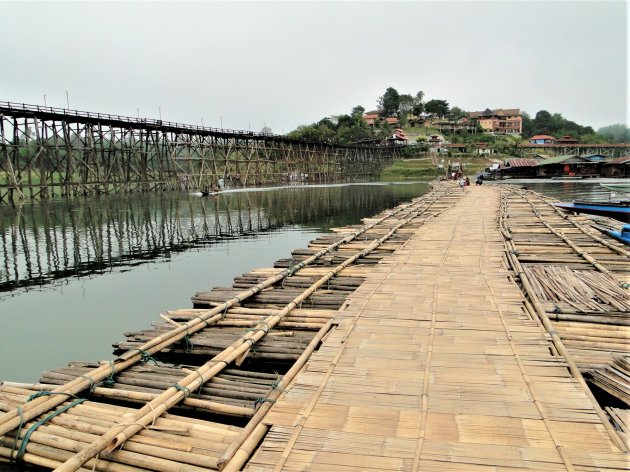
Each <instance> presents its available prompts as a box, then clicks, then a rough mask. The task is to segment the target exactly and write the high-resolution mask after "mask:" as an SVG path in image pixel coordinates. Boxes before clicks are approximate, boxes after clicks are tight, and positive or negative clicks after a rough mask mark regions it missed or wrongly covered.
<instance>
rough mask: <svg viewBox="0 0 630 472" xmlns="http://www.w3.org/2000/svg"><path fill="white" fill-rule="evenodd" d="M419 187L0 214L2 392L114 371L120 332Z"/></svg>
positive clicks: (120, 198) (50, 206) (130, 200)
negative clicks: (69, 367)
mask: <svg viewBox="0 0 630 472" xmlns="http://www.w3.org/2000/svg"><path fill="white" fill-rule="evenodd" d="M427 189H428V185H427V183H426V182H406V183H372V184H349V185H329V186H317V185H314V186H296V187H284V188H267V189H254V190H248V191H243V190H232V191H226V192H224V193H222V194H221V195H218V196H216V197H207V198H201V197H198V196H194V195H190V194H187V193H147V194H131V195H113V196H101V197H89V198H84V199H73V200H61V199H59V200H51V201H45V202H33V203H26V204H24V206H22V207H21V208H11V207H9V206H6V205H5V206H2V205H0V238H1V241H0V323H1V324H2V325H1V329H0V380H12V381H20V382H35V381H37V380H38V377H39V374H40V373H41V372H42V371H44V370H47V369H51V368H55V367H62V366H64V365H65V364H66V363H67V362H68V361H71V360H85V361H94V360H99V359H107V360H109V359H111V357H112V356H111V351H112V348H111V343H112V342H114V341H118V340H121V339H123V332H124V331H127V330H136V329H140V328H144V327H147V326H148V325H149V324H150V323H151V322H152V321H155V320H158V319H159V314H160V313H162V312H164V311H165V310H168V309H177V308H189V307H191V306H192V304H191V302H190V297H191V296H192V295H194V293H195V292H197V291H203V290H208V289H210V288H211V287H213V286H224V287H229V286H230V285H231V283H232V280H233V278H234V277H235V276H237V275H240V274H242V273H244V272H247V271H249V270H250V269H253V268H257V267H272V266H273V263H274V261H276V260H278V259H282V258H287V257H290V253H291V250H292V249H296V248H305V247H307V245H308V242H309V241H310V240H312V239H314V238H316V237H317V236H318V235H319V234H322V233H325V232H329V231H330V228H331V227H337V226H344V225H348V224H358V223H360V222H361V218H363V217H368V216H372V215H374V214H376V213H378V212H380V211H381V210H383V209H386V208H391V207H394V206H396V205H397V204H398V203H401V202H404V201H408V200H410V199H412V198H414V197H416V196H418V195H421V194H423V193H425V192H426V191H427Z"/></svg>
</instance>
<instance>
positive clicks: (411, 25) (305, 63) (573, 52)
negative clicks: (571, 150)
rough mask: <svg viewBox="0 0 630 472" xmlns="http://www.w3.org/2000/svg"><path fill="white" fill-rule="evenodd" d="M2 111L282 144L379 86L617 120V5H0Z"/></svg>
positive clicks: (624, 90)
mask: <svg viewBox="0 0 630 472" xmlns="http://www.w3.org/2000/svg"><path fill="white" fill-rule="evenodd" d="M0 35H1V36H2V43H3V46H4V47H3V48H2V56H1V62H0V64H1V65H0V100H7V101H16V102H25V103H31V104H42V105H43V104H44V94H46V100H47V103H48V105H49V106H51V105H52V106H58V107H65V106H66V91H68V94H69V102H70V107H71V108H76V109H80V110H88V111H101V112H107V113H117V114H125V115H131V116H135V115H136V113H137V109H139V110H140V115H141V116H143V117H149V118H157V117H158V109H159V108H161V113H162V118H163V119H164V120H169V121H179V122H184V123H191V124H200V123H201V119H202V118H203V121H204V123H205V124H206V125H207V126H219V125H220V124H221V120H222V124H223V126H224V127H225V128H233V129H248V128H250V129H252V130H254V131H259V130H260V129H261V128H262V127H263V125H264V124H265V123H266V124H267V125H268V126H269V127H271V128H272V130H273V131H274V132H275V133H282V132H288V131H290V130H292V129H294V128H295V127H297V126H298V125H300V124H308V123H311V122H314V121H317V120H319V119H320V118H322V117H324V116H328V115H336V114H341V113H349V112H350V110H351V109H352V107H354V106H355V105H362V106H364V107H365V108H367V109H373V108H375V106H376V99H377V98H378V96H380V95H382V94H383V93H384V91H385V89H386V88H387V87H390V86H391V87H394V88H396V89H397V90H398V91H399V92H400V93H410V94H413V95H415V93H416V92H418V91H419V90H422V91H424V92H425V94H426V95H425V96H426V98H427V99H432V98H439V99H445V100H447V101H448V102H449V103H450V105H451V106H454V105H456V106H459V107H460V108H463V109H465V110H483V109H485V108H521V109H522V110H525V111H527V112H528V113H530V114H531V115H534V114H535V113H536V112H537V111H538V110H541V109H546V110H548V111H550V112H552V113H554V112H557V113H562V114H563V115H564V116H565V117H566V118H568V119H571V120H574V121H577V122H578V123H580V124H584V125H591V126H593V127H594V128H596V129H597V128H598V127H600V126H604V125H607V124H612V123H619V122H627V113H628V111H627V109H628V103H627V98H628V67H627V66H628V42H627V39H628V7H627V4H626V3H625V2H624V1H619V2H612V1H603V0H598V1H592V2H587V1H560V2H549V1H537V2H534V1H526V2H511V1H500V2H499V1H493V2H480V1H466V2H446V1H442V2H425V1H418V2H400V3H398V2H330V3H324V2H310V3H306V2H290V3H289V2H250V3H236V2H230V3H216V2H193V3H184V2H162V3H149V2H136V3H130V2H117V3H96V2H94V3H92V2H90V3H58V2H46V3H30V2H2V1H0Z"/></svg>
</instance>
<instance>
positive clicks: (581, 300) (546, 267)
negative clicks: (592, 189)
mask: <svg viewBox="0 0 630 472" xmlns="http://www.w3.org/2000/svg"><path fill="white" fill-rule="evenodd" d="M553 203H554V200H553V199H550V198H547V197H544V196H542V195H539V194H537V193H535V192H523V191H520V190H516V189H509V190H507V191H506V192H505V193H504V196H503V206H502V215H501V230H502V232H503V234H504V236H505V237H506V239H507V245H508V254H507V256H508V257H507V260H508V264H509V265H510V266H512V267H513V269H514V271H515V272H516V274H517V276H518V278H519V280H520V281H521V282H522V283H523V285H524V287H529V290H526V292H527V295H528V296H529V298H530V301H531V302H532V304H534V305H535V306H537V307H539V309H540V311H541V312H543V313H544V316H545V317H546V318H548V320H549V322H550V324H551V325H552V326H553V328H552V329H553V334H554V335H557V336H558V338H559V339H561V342H562V344H563V346H565V347H566V349H567V352H568V354H569V355H570V357H571V360H572V361H573V362H575V364H576V366H577V367H578V368H579V369H580V370H581V371H582V373H584V375H585V378H586V379H587V380H588V381H589V382H590V383H591V385H594V386H595V387H596V388H597V389H602V390H603V391H605V392H607V393H608V394H610V395H611V396H612V397H614V398H616V399H617V401H619V402H620V404H625V405H626V407H627V406H629V405H628V398H629V397H628V392H630V375H629V374H630V373H629V372H628V365H627V359H628V356H629V355H630V291H629V290H628V288H629V287H630V285H629V283H630V252H629V251H628V249H627V247H626V246H623V245H621V244H620V243H619V242H617V241H615V240H613V239H612V238H608V237H607V236H602V235H601V234H600V232H599V231H597V230H596V228H595V226H598V225H602V224H608V225H613V224H614V223H613V222H609V221H606V220H605V219H602V218H600V217H598V218H591V217H589V216H587V215H579V216H574V215H570V214H566V213H564V212H562V211H561V210H559V209H557V208H556V207H555V206H553ZM606 411H607V412H608V413H609V416H610V417H611V419H612V420H613V423H614V424H616V425H618V428H619V429H621V427H620V426H619V425H620V424H621V423H619V422H618V421H615V418H613V416H612V414H611V413H610V411H612V410H609V409H607V410H606ZM619 411H620V410H619ZM617 416H618V417H619V414H617ZM621 416H623V415H621Z"/></svg>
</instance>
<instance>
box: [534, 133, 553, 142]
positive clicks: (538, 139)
mask: <svg viewBox="0 0 630 472" xmlns="http://www.w3.org/2000/svg"><path fill="white" fill-rule="evenodd" d="M529 142H530V143H531V144H554V143H555V142H556V138H554V137H553V136H549V135H548V134H537V135H536V136H532V137H531V138H529Z"/></svg>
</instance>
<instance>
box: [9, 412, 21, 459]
mask: <svg viewBox="0 0 630 472" xmlns="http://www.w3.org/2000/svg"><path fill="white" fill-rule="evenodd" d="M17 412H18V415H19V416H20V425H19V426H18V430H17V434H16V435H15V442H14V443H13V447H12V448H11V453H10V454H9V462H11V463H13V462H15V458H14V457H13V451H15V448H16V447H17V443H18V440H19V439H20V434H21V433H22V427H23V426H24V415H23V413H24V410H22V407H21V406H18V407H17Z"/></svg>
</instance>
